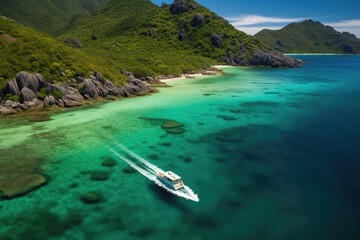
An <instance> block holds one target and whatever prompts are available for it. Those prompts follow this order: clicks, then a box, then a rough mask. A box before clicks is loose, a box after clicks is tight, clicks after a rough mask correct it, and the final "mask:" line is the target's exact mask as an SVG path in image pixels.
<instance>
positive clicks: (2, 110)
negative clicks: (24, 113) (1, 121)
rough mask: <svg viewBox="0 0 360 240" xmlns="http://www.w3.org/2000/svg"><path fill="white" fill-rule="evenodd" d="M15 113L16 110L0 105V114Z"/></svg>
mask: <svg viewBox="0 0 360 240" xmlns="http://www.w3.org/2000/svg"><path fill="white" fill-rule="evenodd" d="M15 113H17V111H16V110H15V109H13V108H11V107H0V114H2V115H10V114H15Z"/></svg>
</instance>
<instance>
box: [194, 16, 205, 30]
mask: <svg viewBox="0 0 360 240" xmlns="http://www.w3.org/2000/svg"><path fill="white" fill-rule="evenodd" d="M204 22H205V17H204V16H203V15H202V14H199V13H198V14H196V15H195V17H194V18H193V19H192V21H191V25H192V26H193V27H197V26H201V25H203V24H204Z"/></svg>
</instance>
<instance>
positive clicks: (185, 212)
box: [0, 56, 360, 240]
mask: <svg viewBox="0 0 360 240" xmlns="http://www.w3.org/2000/svg"><path fill="white" fill-rule="evenodd" d="M300 57H301V58H302V59H303V60H305V61H309V62H310V64H309V65H305V66H304V67H303V68H301V69H256V68H233V67H231V68H225V69H224V75H222V76H215V77H213V76H212V77H199V78H196V79H184V80H178V81H173V82H170V83H169V84H170V85H172V86H173V87H171V88H162V89H160V93H159V94H155V95H152V96H148V97H140V98H133V99H126V100H121V101H116V102H109V103H105V104H96V105H93V106H88V107H85V108H81V109H76V110H72V111H62V112H57V113H49V115H50V119H51V120H50V121H44V122H37V121H30V120H29V119H28V118H21V117H17V118H10V119H9V118H2V119H0V151H1V158H0V165H1V164H2V166H7V165H14V164H15V165H16V164H17V165H19V166H20V165H21V166H24V165H25V167H26V168H35V169H37V171H41V172H42V173H44V174H46V176H47V178H48V179H49V183H48V184H47V185H46V186H44V187H42V188H40V189H37V190H36V191H33V192H31V193H29V194H27V195H25V196H23V197H19V198H15V199H12V200H0V223H1V224H0V239H189V240H190V239H356V238H357V236H359V234H360V230H359V229H360V227H359V226H360V205H359V202H360V177H359V176H360V168H359V167H360V164H359V159H360V150H359V149H360V141H359V139H360V71H359V69H360V57H359V56H300ZM159 119H160V120H159ZM161 119H170V120H175V121H178V122H181V123H184V124H185V127H184V129H185V132H184V133H183V134H168V133H166V132H165V131H164V129H162V128H161V124H162V121H163V120H161ZM119 144H122V145H124V146H126V147H128V148H129V149H131V150H132V151H133V152H135V153H136V154H138V155H140V156H142V157H144V158H145V159H147V160H148V161H149V162H151V163H153V164H155V165H157V166H158V167H160V168H162V169H165V170H172V171H174V172H176V173H178V174H179V175H181V176H182V178H183V180H184V182H185V184H186V185H188V186H189V187H191V188H192V189H193V191H194V192H196V193H197V194H198V195H199V198H200V202H199V203H195V202H192V201H187V200H185V199H183V198H179V197H177V196H174V195H171V194H169V193H167V192H166V191H164V190H163V189H162V188H160V187H158V186H156V185H155V184H154V183H153V182H151V181H149V180H148V179H147V178H145V177H143V176H142V175H141V174H139V173H130V172H129V171H123V170H124V169H127V167H128V165H127V164H126V163H125V162H123V161H122V160H121V159H119V158H117V156H116V155H115V154H114V153H112V152H111V151H110V148H112V149H115V150H116V151H119V152H120V151H121V150H120V148H119ZM106 158H113V159H114V160H116V162H117V165H116V166H115V167H104V166H101V163H102V161H103V160H104V159H106ZM29 163H31V165H30V166H27V165H26V164H29ZM17 165H16V166H17ZM89 171H103V172H107V173H108V174H109V179H108V180H106V181H93V180H91V178H90V175H89ZM89 191H95V192H97V193H98V194H99V195H101V197H102V201H101V202H100V203H97V204H85V203H83V202H82V201H81V199H80V196H81V194H83V193H86V192H89ZM29 236H31V237H29Z"/></svg>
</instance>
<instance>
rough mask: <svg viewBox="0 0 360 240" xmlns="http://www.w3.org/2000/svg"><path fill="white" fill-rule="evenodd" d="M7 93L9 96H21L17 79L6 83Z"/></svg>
mask: <svg viewBox="0 0 360 240" xmlns="http://www.w3.org/2000/svg"><path fill="white" fill-rule="evenodd" d="M5 91H6V93H7V94H11V95H17V96H19V95H20V90H19V87H18V85H17V83H16V79H13V80H10V81H8V82H7V83H6V88H5Z"/></svg>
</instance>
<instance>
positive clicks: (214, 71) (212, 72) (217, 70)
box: [159, 65, 233, 84]
mask: <svg viewBox="0 0 360 240" xmlns="http://www.w3.org/2000/svg"><path fill="white" fill-rule="evenodd" d="M228 67H233V66H230V65H214V66H211V67H210V68H209V70H204V71H199V72H197V73H189V74H187V73H183V74H181V75H180V76H177V77H170V78H164V79H159V81H160V82H163V83H165V84H166V83H169V82H173V81H177V80H183V79H191V78H197V77H201V76H216V75H221V74H222V69H223V68H228Z"/></svg>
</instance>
